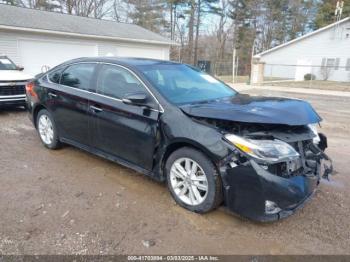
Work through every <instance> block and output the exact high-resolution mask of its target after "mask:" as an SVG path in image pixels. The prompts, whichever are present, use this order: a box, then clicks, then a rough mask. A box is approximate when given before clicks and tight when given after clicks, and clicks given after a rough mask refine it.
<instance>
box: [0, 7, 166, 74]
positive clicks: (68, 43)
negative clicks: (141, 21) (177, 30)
mask: <svg viewBox="0 0 350 262" xmlns="http://www.w3.org/2000/svg"><path fill="white" fill-rule="evenodd" d="M172 44H173V43H172V42H171V41H169V40H168V39H166V38H164V37H162V36H160V35H158V34H156V33H153V32H151V31H149V30H146V29H144V28H142V27H139V26H137V25H133V24H125V23H116V22H113V21H106V20H98V19H92V18H86V17H79V16H72V15H65V14H60V13H53V12H46V11H40V10H34V9H28V8H21V7H14V6H9V5H3V4H0V54H1V55H7V56H8V57H10V58H11V59H12V60H13V61H14V62H15V63H16V64H18V65H21V66H23V67H24V71H25V72H26V73H29V74H32V75H35V74H38V73H40V72H42V71H45V70H47V69H49V68H52V67H54V66H56V65H58V64H60V63H62V62H64V61H67V60H69V59H73V58H78V57H90V56H121V57H143V58H154V59H161V60H168V59H169V50H170V46H171V45H172Z"/></svg>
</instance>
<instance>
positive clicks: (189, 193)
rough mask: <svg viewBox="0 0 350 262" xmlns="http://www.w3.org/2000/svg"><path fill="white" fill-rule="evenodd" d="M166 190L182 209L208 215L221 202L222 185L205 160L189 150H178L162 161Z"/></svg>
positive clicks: (200, 155)
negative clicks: (164, 162)
mask: <svg viewBox="0 0 350 262" xmlns="http://www.w3.org/2000/svg"><path fill="white" fill-rule="evenodd" d="M165 169H166V174H167V182H168V188H169V190H170V192H171V194H172V196H173V198H174V199H175V201H176V202H177V203H178V204H179V205H180V206H182V207H184V208H186V209H188V210H190V211H193V212H198V213H205V212H209V211H211V210H213V209H215V208H217V207H218V206H219V205H220V204H221V202H222V184H221V179H220V177H219V174H218V172H217V170H216V168H215V166H214V165H213V164H212V162H211V161H210V159H209V158H207V157H206V156H205V155H204V154H203V153H201V152H199V151H197V150H195V149H192V148H188V147H185V148H181V149H179V150H177V151H175V152H174V153H172V154H171V155H170V156H169V158H168V160H167V162H166V167H165Z"/></svg>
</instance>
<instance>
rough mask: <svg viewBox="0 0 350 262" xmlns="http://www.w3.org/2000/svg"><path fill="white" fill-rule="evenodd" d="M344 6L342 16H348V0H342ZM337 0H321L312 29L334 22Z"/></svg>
mask: <svg viewBox="0 0 350 262" xmlns="http://www.w3.org/2000/svg"><path fill="white" fill-rule="evenodd" d="M343 1H344V8H343V15H342V18H346V17H349V16H350V0H343ZM336 4H337V0H322V1H321V2H320V3H319V4H318V12H317V15H316V20H315V23H314V29H318V28H320V27H324V26H326V25H329V24H331V23H334V22H335V15H334V12H335V8H336Z"/></svg>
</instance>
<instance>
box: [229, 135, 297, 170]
mask: <svg viewBox="0 0 350 262" xmlns="http://www.w3.org/2000/svg"><path fill="white" fill-rule="evenodd" d="M225 138H226V140H228V141H229V142H230V143H232V144H233V145H234V146H236V148H238V149H239V150H240V151H242V152H244V153H246V154H247V155H249V156H251V157H253V158H256V159H258V160H262V161H265V162H270V163H274V162H281V161H285V160H290V159H295V158H298V157H299V156H300V155H299V153H298V152H297V151H295V149H294V148H293V147H292V146H290V145H289V144H287V143H285V142H283V141H281V140H276V139H275V140H255V139H248V138H243V137H240V136H236V135H233V134H227V135H225Z"/></svg>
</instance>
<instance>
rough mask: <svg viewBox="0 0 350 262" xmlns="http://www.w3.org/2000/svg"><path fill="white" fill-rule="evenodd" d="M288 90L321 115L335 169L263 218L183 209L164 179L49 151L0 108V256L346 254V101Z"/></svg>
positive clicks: (70, 152) (349, 237) (17, 117)
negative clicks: (276, 215) (292, 208)
mask: <svg viewBox="0 0 350 262" xmlns="http://www.w3.org/2000/svg"><path fill="white" fill-rule="evenodd" d="M250 93H254V94H258V93H264V94H265V95H279V96H281V95H282V96H291V94H283V93H277V92H275V93H272V92H269V93H267V91H264V92H262V91H258V90H257V89H255V90H252V91H250ZM292 96H294V97H298V98H302V99H307V100H309V101H310V102H311V103H312V104H313V106H314V107H315V108H316V109H317V110H318V112H319V113H320V115H321V116H322V117H323V118H324V122H323V124H322V126H323V128H322V131H323V132H324V133H326V134H327V135H328V137H329V146H330V148H329V150H328V153H329V155H330V156H331V157H332V158H333V160H334V165H335V170H336V173H337V174H336V175H335V176H333V177H332V178H331V181H330V182H327V181H323V183H322V184H321V186H320V187H319V190H318V191H317V193H316V194H315V196H314V198H313V199H312V200H311V201H310V202H308V203H307V204H306V206H305V207H304V208H303V209H301V210H299V211H298V212H297V213H296V214H295V215H293V216H291V217H289V218H288V219H285V220H282V221H278V222H274V223H268V224H259V223H254V222H251V221H248V220H245V219H242V218H240V217H238V216H234V215H231V214H229V213H227V212H226V211H225V210H224V209H223V208H220V209H219V210H216V211H214V212H211V213H209V214H206V215H198V214H194V213H191V212H188V211H186V210H184V209H183V208H181V207H179V206H177V205H176V204H175V202H174V201H173V200H172V199H171V197H170V194H169V193H168V191H167V189H166V187H165V186H164V185H162V184H159V183H157V182H154V181H152V180H150V179H149V178H147V177H145V176H142V175H139V174H137V173H136V172H134V171H132V170H129V169H127V168H124V167H121V166H119V165H117V164H114V163H111V162H108V161H106V160H103V159H101V158H99V157H95V156H93V155H90V154H88V153H85V152H82V151H80V150H77V149H74V148H72V147H69V146H66V147H64V148H63V149H61V150H58V151H49V150H47V149H45V148H44V147H43V146H42V144H41V142H40V141H39V138H38V136H37V134H36V132H35V130H34V129H33V127H32V124H31V123H30V121H29V120H28V118H27V114H26V112H24V111H23V110H10V109H8V110H3V111H0V167H1V168H0V181H1V182H0V254H200V255H202V254H213V255H215V254H254V255H257V254H350V230H349V229H350V219H349V215H350V197H349V195H350V181H349V179H348V178H349V171H348V170H349V166H348V165H349V160H350V150H349V148H350V139H349V138H350V135H349V130H350V98H343V97H328V96H317V95H301V94H300V95H299V94H293V95H292ZM147 241H148V242H147Z"/></svg>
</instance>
